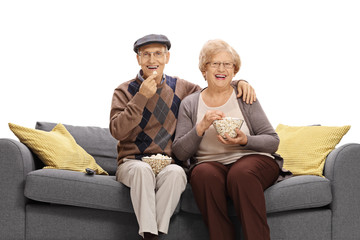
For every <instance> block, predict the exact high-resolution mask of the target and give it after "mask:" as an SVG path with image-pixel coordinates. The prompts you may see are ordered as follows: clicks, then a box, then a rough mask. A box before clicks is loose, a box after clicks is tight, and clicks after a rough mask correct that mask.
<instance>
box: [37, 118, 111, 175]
mask: <svg viewBox="0 0 360 240" xmlns="http://www.w3.org/2000/svg"><path fill="white" fill-rule="evenodd" d="M63 125H64V126H65V128H66V129H67V130H68V131H69V132H70V134H71V135H72V136H73V137H74V139H75V141H76V142H77V144H79V145H80V146H81V147H82V148H83V149H84V150H85V151H86V152H88V153H89V154H90V155H91V156H93V157H94V158H95V160H96V162H97V163H98V164H99V165H100V166H101V167H102V168H103V169H104V170H105V171H107V172H108V173H109V174H110V175H115V173H116V168H117V161H116V158H117V148H116V146H117V140H116V139H115V138H113V137H112V136H111V134H110V131H109V129H108V128H100V127H87V126H73V125H67V124H63ZM55 126H56V123H51V122H37V123H36V127H35V128H36V129H39V130H43V131H51V130H52V129H53V128H54V127H55Z"/></svg>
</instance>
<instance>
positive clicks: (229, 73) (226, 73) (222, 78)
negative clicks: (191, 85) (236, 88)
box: [203, 52, 235, 89]
mask: <svg viewBox="0 0 360 240" xmlns="http://www.w3.org/2000/svg"><path fill="white" fill-rule="evenodd" d="M203 75H204V77H205V79H206V81H207V82H208V86H209V88H210V87H214V88H218V89H220V88H227V87H229V86H230V82H231V81H232V79H233V77H234V76H235V74H234V61H233V57H232V55H231V54H230V53H228V52H219V53H217V54H215V55H214V56H213V57H212V59H211V61H210V62H209V63H208V64H206V71H205V72H203Z"/></svg>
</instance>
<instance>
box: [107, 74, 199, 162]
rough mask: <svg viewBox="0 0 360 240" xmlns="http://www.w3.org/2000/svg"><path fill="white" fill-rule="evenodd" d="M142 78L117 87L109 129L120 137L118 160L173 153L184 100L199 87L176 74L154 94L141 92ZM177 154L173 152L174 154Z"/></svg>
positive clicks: (167, 78)
mask: <svg viewBox="0 0 360 240" xmlns="http://www.w3.org/2000/svg"><path fill="white" fill-rule="evenodd" d="M140 85H141V81H140V80H139V79H137V78H136V79H133V80H130V81H128V82H125V83H123V84H121V85H120V86H119V87H118V88H117V89H115V91H114V96H113V101H112V109H111V116H110V117H111V119H110V131H111V134H112V135H113V136H114V137H115V138H116V139H117V140H119V142H118V162H119V164H120V163H122V162H123V159H124V158H127V159H138V160H140V159H141V158H142V157H143V156H149V155H152V154H157V153H161V154H164V155H167V156H172V152H171V145H172V141H173V139H174V136H175V129H176V122H177V117H178V110H179V106H180V103H181V100H182V99H183V98H185V97H186V96H188V95H190V94H191V93H194V92H196V91H197V90H199V89H200V87H199V86H197V85H195V84H192V83H190V82H187V81H185V80H182V79H179V78H176V77H169V76H166V77H165V81H164V82H163V83H162V84H160V85H159V86H158V88H157V91H156V93H155V95H154V96H153V97H151V98H150V99H146V98H145V97H144V96H143V95H141V94H139V93H138V91H139V88H140ZM172 157H174V156H172Z"/></svg>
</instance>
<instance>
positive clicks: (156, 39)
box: [134, 34, 171, 53]
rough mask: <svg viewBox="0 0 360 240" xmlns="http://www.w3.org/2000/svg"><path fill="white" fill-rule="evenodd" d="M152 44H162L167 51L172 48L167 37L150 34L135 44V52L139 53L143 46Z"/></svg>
mask: <svg viewBox="0 0 360 240" xmlns="http://www.w3.org/2000/svg"><path fill="white" fill-rule="evenodd" d="M151 43H161V44H164V45H166V47H167V49H168V50H169V49H170V47H171V43H170V40H169V39H168V38H167V37H166V36H165V35H161V34H149V35H146V36H144V37H142V38H139V39H138V40H137V41H136V42H135V43H134V51H135V52H136V53H138V49H139V47H141V46H145V45H148V44H151Z"/></svg>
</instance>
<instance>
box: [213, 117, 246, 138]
mask: <svg viewBox="0 0 360 240" xmlns="http://www.w3.org/2000/svg"><path fill="white" fill-rule="evenodd" d="M243 122H244V120H242V119H240V118H233V117H225V118H223V119H220V120H215V121H214V122H213V126H214V128H215V129H216V131H217V133H218V134H219V135H220V136H222V137H223V138H226V136H225V133H228V134H229V136H230V137H232V138H235V137H236V136H237V133H236V131H235V129H236V128H237V129H240V128H241V126H242V124H243Z"/></svg>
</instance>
